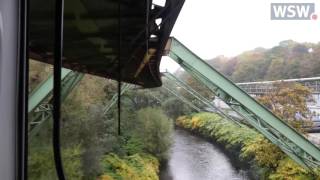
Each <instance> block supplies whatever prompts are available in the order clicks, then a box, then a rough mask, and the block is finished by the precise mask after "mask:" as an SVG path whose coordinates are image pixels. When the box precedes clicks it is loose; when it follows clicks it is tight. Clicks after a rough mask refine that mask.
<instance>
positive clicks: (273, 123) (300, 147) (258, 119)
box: [165, 38, 320, 169]
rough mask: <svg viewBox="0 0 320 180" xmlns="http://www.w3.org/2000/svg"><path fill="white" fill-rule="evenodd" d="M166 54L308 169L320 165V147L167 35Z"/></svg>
mask: <svg viewBox="0 0 320 180" xmlns="http://www.w3.org/2000/svg"><path fill="white" fill-rule="evenodd" d="M165 53H166V55H168V56H169V57H171V58H172V59H173V60H175V61H176V62H177V63H178V64H180V66H181V67H182V68H184V69H185V70H186V71H187V72H188V73H190V74H191V75H192V76H193V77H195V79H197V80H199V81H200V82H202V83H203V84H204V85H206V86H207V87H208V88H209V89H210V90H211V91H212V92H213V93H214V94H215V95H216V96H217V97H219V98H220V99H221V100H223V101H224V102H225V103H226V104H228V105H229V106H230V107H231V108H232V109H233V110H234V111H236V112H237V113H238V114H239V115H240V116H242V117H243V118H244V119H245V120H246V121H247V122H248V123H249V124H251V126H252V127H254V128H255V129H257V130H258V131H259V132H260V133H261V134H263V135H264V136H265V137H266V138H268V139H269V140H270V141H271V142H272V143H274V144H275V145H277V146H278V147H279V148H280V149H281V150H282V151H283V152H285V153H286V154H287V155H289V156H290V157H291V158H292V159H293V160H295V161H296V162H297V163H299V164H300V165H302V166H304V167H306V168H310V169H313V168H319V167H320V150H319V149H318V148H317V147H316V146H315V145H314V144H312V143H311V142H310V141H308V140H307V139H306V138H305V137H304V136H303V135H301V134H299V133H298V132H297V131H295V130H294V129H293V128H292V127H290V126H289V125H288V124H286V123H285V122H284V121H282V120H281V119H280V118H278V117H277V116H275V115H274V114H273V113H271V112H270V111H269V110H268V109H267V108H265V107H264V106H263V105H261V104H259V103H258V102H257V101H256V100H255V99H254V98H252V97H251V96H250V95H248V94H247V93H246V92H245V91H243V90H242V89H241V88H239V87H238V86H237V85H236V84H234V83H233V82H232V81H230V80H229V79H227V78H226V77H224V76H223V75H222V74H221V73H219V72H218V71H217V70H215V69H214V68H213V67H211V66H210V65H209V64H207V63H206V62H205V61H204V60H202V59H201V58H200V57H198V56H197V55H195V54H194V53H193V52H192V51H190V50H189V49H188V48H187V47H185V46H184V45H183V44H182V43H180V42H179V41H178V40H176V39H175V38H170V39H169V41H168V43H167V47H166V49H165Z"/></svg>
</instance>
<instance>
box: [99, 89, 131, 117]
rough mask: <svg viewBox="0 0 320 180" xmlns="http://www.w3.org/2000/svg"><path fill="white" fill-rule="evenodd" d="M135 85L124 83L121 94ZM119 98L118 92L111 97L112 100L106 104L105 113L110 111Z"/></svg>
mask: <svg viewBox="0 0 320 180" xmlns="http://www.w3.org/2000/svg"><path fill="white" fill-rule="evenodd" d="M133 87H134V85H132V84H123V85H122V86H121V92H120V94H121V95H122V94H123V93H125V92H126V91H128V90H129V89H131V88H133ZM117 100H118V93H115V94H114V95H113V96H112V98H111V99H110V101H109V102H108V104H107V105H106V106H105V108H104V109H103V114H104V115H105V114H107V113H108V111H109V110H110V109H111V108H112V106H113V105H115V103H116V102H117Z"/></svg>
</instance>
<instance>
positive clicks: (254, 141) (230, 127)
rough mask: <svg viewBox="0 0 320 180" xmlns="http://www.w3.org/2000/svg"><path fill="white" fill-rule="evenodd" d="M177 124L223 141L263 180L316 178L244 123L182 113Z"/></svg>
mask: <svg viewBox="0 0 320 180" xmlns="http://www.w3.org/2000/svg"><path fill="white" fill-rule="evenodd" d="M176 125H177V126H179V127H183V128H185V129H188V130H191V131H194V132H196V133H199V134H201V135H203V136H205V137H208V138H210V139H213V140H215V141H216V142H217V143H219V144H222V145H223V146H224V147H225V149H226V150H227V151H228V152H229V153H231V154H232V155H234V156H235V157H237V158H238V160H240V162H249V163H250V166H251V169H253V170H254V172H255V173H258V176H259V179H264V178H268V179H285V180H291V179H316V176H315V175H313V174H312V173H311V172H310V171H309V170H306V169H304V168H302V167H300V166H299V165H298V164H296V163H295V162H293V161H292V160H291V159H289V158H288V156H287V155H285V154H284V153H283V152H282V151H280V149H279V148H278V147H277V146H275V145H274V144H272V143H270V142H269V140H267V139H266V138H264V137H263V136H262V135H261V134H259V133H257V132H256V131H254V130H253V129H250V128H248V127H247V126H244V125H242V127H239V126H238V125H236V124H235V123H232V122H230V121H229V120H227V119H224V118H221V117H220V116H218V115H217V114H213V113H198V114H194V115H192V116H181V117H179V118H177V120H176ZM317 177H318V176H317Z"/></svg>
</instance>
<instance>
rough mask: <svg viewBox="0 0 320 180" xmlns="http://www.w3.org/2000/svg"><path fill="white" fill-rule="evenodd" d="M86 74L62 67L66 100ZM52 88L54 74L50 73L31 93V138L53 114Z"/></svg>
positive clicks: (29, 111)
mask: <svg viewBox="0 0 320 180" xmlns="http://www.w3.org/2000/svg"><path fill="white" fill-rule="evenodd" d="M83 76H84V74H82V73H78V72H74V71H71V70H69V69H64V68H63V69H62V74H61V81H62V89H61V98H62V101H63V100H65V99H66V98H67V96H68V94H69V93H70V92H71V91H72V89H73V88H74V87H75V86H76V85H77V84H78V83H79V82H80V81H81V79H82V78H83ZM52 90H53V76H52V75H50V76H49V77H48V79H47V80H45V81H43V82H42V83H41V84H40V85H39V86H38V87H37V88H36V89H35V90H34V91H32V93H31V94H30V95H29V102H28V104H29V109H28V113H29V117H30V121H29V140H31V139H32V138H33V137H34V135H35V134H37V133H38V132H39V130H40V129H41V127H42V126H43V124H44V123H45V122H46V121H47V120H48V119H50V118H51V115H52V105H51V103H52V97H51V96H52Z"/></svg>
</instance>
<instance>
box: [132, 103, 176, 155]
mask: <svg viewBox="0 0 320 180" xmlns="http://www.w3.org/2000/svg"><path fill="white" fill-rule="evenodd" d="M137 128H139V129H138V130H137V136H138V138H139V139H141V140H142V143H143V144H144V149H145V151H146V152H148V153H150V154H153V155H155V156H157V157H158V158H159V159H160V160H163V159H166V158H167V150H168V149H169V147H170V145H171V137H172V131H173V123H172V121H171V120H170V119H169V118H168V117H167V116H166V115H165V114H164V112H163V111H162V110H161V109H157V108H149V107H148V108H144V109H141V110H139V111H138V112H137Z"/></svg>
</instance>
